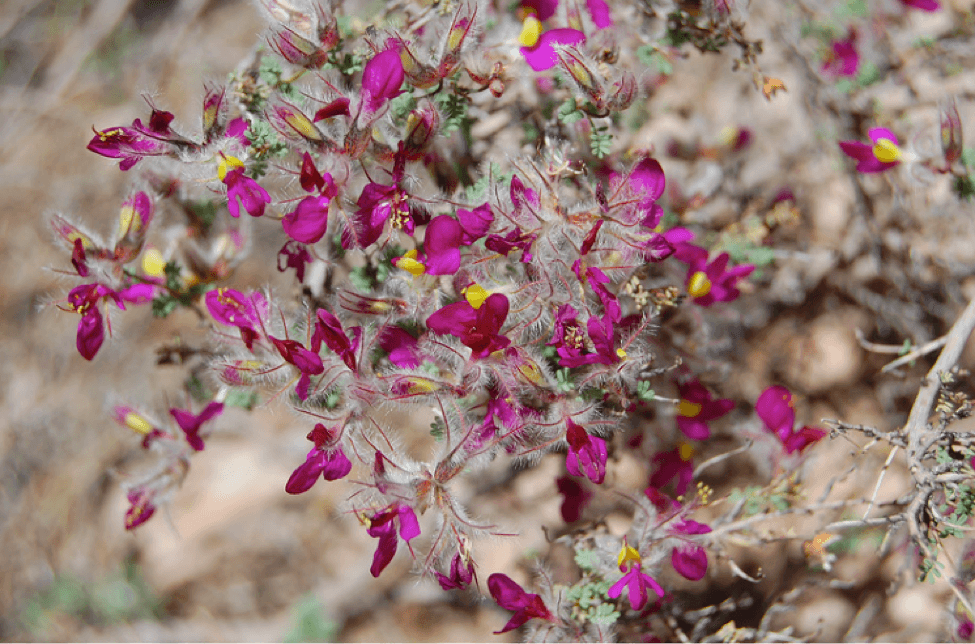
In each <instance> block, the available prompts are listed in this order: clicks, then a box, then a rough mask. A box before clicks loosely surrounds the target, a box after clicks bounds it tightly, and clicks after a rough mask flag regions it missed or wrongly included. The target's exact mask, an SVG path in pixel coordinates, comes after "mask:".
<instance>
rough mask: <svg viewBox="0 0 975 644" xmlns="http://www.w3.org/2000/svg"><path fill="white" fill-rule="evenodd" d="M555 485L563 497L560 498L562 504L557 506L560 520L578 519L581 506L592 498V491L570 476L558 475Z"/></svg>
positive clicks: (571, 521) (568, 521)
mask: <svg viewBox="0 0 975 644" xmlns="http://www.w3.org/2000/svg"><path fill="white" fill-rule="evenodd" d="M555 486H556V487H557V488H558V491H559V494H561V495H562V496H564V497H565V498H564V499H563V500H562V505H561V506H559V512H560V513H561V515H562V520H563V521H565V522H566V523H574V522H576V521H578V520H579V517H581V516H582V510H583V508H585V507H586V505H587V504H588V503H589V501H590V499H592V492H590V491H589V490H587V489H586V488H585V486H583V485H582V484H581V483H579V482H578V481H576V480H575V479H573V478H572V477H570V476H560V477H559V478H557V479H555Z"/></svg>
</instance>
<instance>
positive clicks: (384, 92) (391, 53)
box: [362, 49, 405, 114]
mask: <svg viewBox="0 0 975 644" xmlns="http://www.w3.org/2000/svg"><path fill="white" fill-rule="evenodd" d="M404 78H405V73H404V72H403V60H402V59H401V58H400V55H399V52H397V51H396V50H394V49H387V50H385V51H382V52H380V53H378V54H376V55H375V56H373V58H372V59H371V60H370V61H369V62H368V63H366V66H365V68H364V69H363V70H362V101H363V105H364V106H365V109H366V112H367V113H369V114H372V113H374V112H377V111H378V110H379V109H380V108H381V107H382V106H383V105H385V104H386V101H388V100H389V99H391V98H395V97H397V96H399V95H400V94H401V93H402V90H401V89H400V87H401V86H402V85H403V79H404Z"/></svg>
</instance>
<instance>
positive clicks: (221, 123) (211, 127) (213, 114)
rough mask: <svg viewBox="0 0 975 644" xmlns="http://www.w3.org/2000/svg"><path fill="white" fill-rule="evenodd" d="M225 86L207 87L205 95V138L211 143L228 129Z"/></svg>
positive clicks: (205, 140)
mask: <svg viewBox="0 0 975 644" xmlns="http://www.w3.org/2000/svg"><path fill="white" fill-rule="evenodd" d="M226 91H227V90H226V88H225V87H207V88H206V95H205V96H204V97H203V140H204V142H206V143H210V142H211V141H212V140H213V139H215V138H216V137H218V136H220V135H221V134H223V132H224V130H225V129H227V123H226V110H225V109H224V100H223V99H224V96H225V95H226Z"/></svg>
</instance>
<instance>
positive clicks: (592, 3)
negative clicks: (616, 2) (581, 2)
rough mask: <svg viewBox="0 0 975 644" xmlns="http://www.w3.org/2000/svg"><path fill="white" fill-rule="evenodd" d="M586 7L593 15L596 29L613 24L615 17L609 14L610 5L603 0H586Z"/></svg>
mask: <svg viewBox="0 0 975 644" xmlns="http://www.w3.org/2000/svg"><path fill="white" fill-rule="evenodd" d="M586 8H587V9H589V15H590V16H591V17H592V21H593V23H594V24H595V25H596V29H606V28H607V27H612V26H613V19H612V18H611V17H610V16H609V5H607V4H606V3H605V2H604V1H603V0H586Z"/></svg>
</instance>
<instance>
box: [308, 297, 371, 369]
mask: <svg viewBox="0 0 975 644" xmlns="http://www.w3.org/2000/svg"><path fill="white" fill-rule="evenodd" d="M317 316H318V322H316V323H315V332H314V333H313V334H312V337H311V350H312V351H313V352H315V353H316V354H317V353H318V350H319V349H320V348H321V346H322V342H324V343H325V346H327V347H328V348H329V349H331V350H332V351H334V352H335V353H336V354H337V355H338V356H339V357H340V358H342V361H343V362H344V363H345V365H346V366H347V367H348V368H349V369H351V370H352V371H356V370H357V369H358V366H357V360H356V355H355V354H356V351H358V350H359V341H360V340H361V339H362V327H358V326H356V327H352V328H351V329H349V331H350V332H351V333H352V337H351V338H350V337H349V336H348V335H347V334H346V333H345V329H343V328H342V323H341V322H340V321H339V319H338V318H337V317H335V316H334V315H332V314H331V313H329V312H328V311H326V310H325V309H318V313H317Z"/></svg>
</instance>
